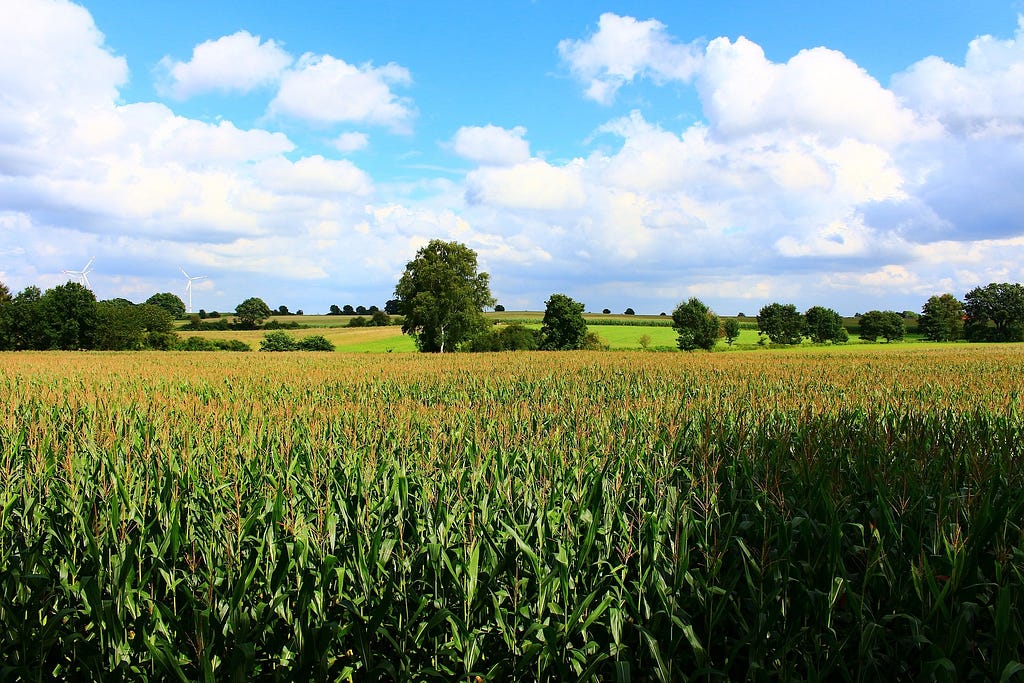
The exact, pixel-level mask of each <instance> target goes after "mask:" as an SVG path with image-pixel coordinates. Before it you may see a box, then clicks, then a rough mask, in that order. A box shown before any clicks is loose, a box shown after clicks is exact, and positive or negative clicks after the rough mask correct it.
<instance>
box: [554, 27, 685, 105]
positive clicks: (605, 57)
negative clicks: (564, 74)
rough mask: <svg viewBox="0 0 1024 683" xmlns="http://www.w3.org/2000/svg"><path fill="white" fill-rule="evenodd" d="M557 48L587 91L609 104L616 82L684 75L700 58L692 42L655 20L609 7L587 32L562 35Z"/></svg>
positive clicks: (681, 78) (663, 79)
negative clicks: (682, 40) (576, 36)
mask: <svg viewBox="0 0 1024 683" xmlns="http://www.w3.org/2000/svg"><path fill="white" fill-rule="evenodd" d="M558 53H559V55H561V57H562V60H563V61H564V62H565V63H566V64H567V65H568V66H569V69H570V71H571V72H572V74H573V75H574V76H575V77H576V78H577V79H579V80H580V81H583V83H584V84H585V87H586V91H585V92H586V96H587V97H588V98H590V99H592V100H594V101H596V102H600V103H601V104H610V103H611V102H612V100H614V99H615V95H616V93H617V92H618V90H619V88H621V87H622V86H623V85H626V84H628V83H630V82H632V81H633V80H634V79H637V78H650V79H652V80H653V81H655V82H657V83H663V82H666V81H689V80H690V78H692V76H693V74H694V73H695V72H696V70H697V68H698V66H699V64H700V58H701V56H700V49H699V46H698V45H697V44H695V43H691V44H683V43H679V42H677V41H675V40H674V39H673V38H672V36H670V35H669V33H668V31H667V29H666V26H665V25H664V24H662V23H661V22H660V21H657V20H656V19H648V20H646V21H639V20H637V19H635V18H633V17H623V16H619V15H617V14H612V13H610V12H608V13H605V14H602V15H601V18H600V19H599V20H598V28H597V31H596V32H594V33H593V34H592V35H590V36H588V37H587V38H585V39H583V40H570V39H566V40H563V41H561V42H560V43H559V44H558Z"/></svg>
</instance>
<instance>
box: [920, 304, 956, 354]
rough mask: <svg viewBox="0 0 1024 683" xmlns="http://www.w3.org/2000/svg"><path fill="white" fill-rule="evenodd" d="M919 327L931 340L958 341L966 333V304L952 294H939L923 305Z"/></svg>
mask: <svg viewBox="0 0 1024 683" xmlns="http://www.w3.org/2000/svg"><path fill="white" fill-rule="evenodd" d="M917 329H918V331H919V332H921V334H922V335H924V338H925V339H927V340H929V341H936V342H944V341H956V340H957V339H960V337H962V336H963V333H964V305H963V303H962V302H961V301H960V300H959V299H957V298H956V297H955V296H953V295H952V294H941V295H940V294H937V295H935V296H933V297H930V298H929V299H928V301H927V302H926V303H925V304H924V306H922V307H921V317H920V318H918V319H917Z"/></svg>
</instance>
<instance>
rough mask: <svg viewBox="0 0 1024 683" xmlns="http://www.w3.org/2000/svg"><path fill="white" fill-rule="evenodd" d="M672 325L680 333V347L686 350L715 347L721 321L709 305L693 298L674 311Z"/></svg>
mask: <svg viewBox="0 0 1024 683" xmlns="http://www.w3.org/2000/svg"><path fill="white" fill-rule="evenodd" d="M672 327H674V328H675V330H676V332H677V333H678V334H679V337H678V343H679V348H681V349H682V350H684V351H693V350H695V349H705V350H707V351H710V350H711V349H713V348H715V343H716V342H717V341H718V337H719V328H720V323H719V319H718V316H717V315H715V314H714V313H713V312H712V311H711V309H710V308H708V307H707V305H705V304H704V302H702V301H701V300H700V299H697V298H691V299H690V300H689V301H685V302H683V303H681V304H679V305H678V306H676V310H674V311H672Z"/></svg>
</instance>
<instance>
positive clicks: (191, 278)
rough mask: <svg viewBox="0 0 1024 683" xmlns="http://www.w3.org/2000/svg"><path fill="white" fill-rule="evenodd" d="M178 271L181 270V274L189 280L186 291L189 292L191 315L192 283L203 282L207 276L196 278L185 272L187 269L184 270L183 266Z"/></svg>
mask: <svg viewBox="0 0 1024 683" xmlns="http://www.w3.org/2000/svg"><path fill="white" fill-rule="evenodd" d="M178 270H180V271H181V274H182V275H184V276H185V277H186V278H187V279H188V284H187V285H185V291H186V292H188V312H189V313H191V312H192V282H193V281H194V280H202V279H203V278H205V277H206V276H205V275H196V276H192V275H189V274H188V273H186V272H185V269H184V268H182V267H181V266H178Z"/></svg>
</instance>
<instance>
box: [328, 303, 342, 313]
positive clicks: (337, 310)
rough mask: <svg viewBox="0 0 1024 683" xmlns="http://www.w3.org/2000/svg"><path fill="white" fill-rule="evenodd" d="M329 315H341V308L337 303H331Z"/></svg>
mask: <svg viewBox="0 0 1024 683" xmlns="http://www.w3.org/2000/svg"><path fill="white" fill-rule="evenodd" d="M329 315H341V309H340V308H338V304H331V312H330V313H329Z"/></svg>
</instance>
